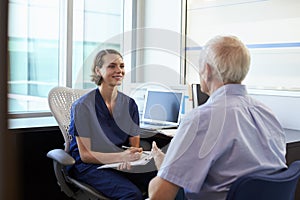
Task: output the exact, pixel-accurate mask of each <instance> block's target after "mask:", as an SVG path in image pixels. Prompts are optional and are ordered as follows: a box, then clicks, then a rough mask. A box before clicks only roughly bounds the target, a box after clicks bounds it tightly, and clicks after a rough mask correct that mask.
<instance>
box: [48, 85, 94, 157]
mask: <svg viewBox="0 0 300 200" xmlns="http://www.w3.org/2000/svg"><path fill="white" fill-rule="evenodd" d="M88 91H90V89H88V90H86V89H72V88H68V87H62V86H58V87H54V88H53V89H51V90H50V92H49V94H48V104H49V107H50V111H51V113H52V114H53V116H54V118H55V120H56V121H57V123H58V126H59V128H60V130H61V132H62V134H63V137H64V140H65V151H66V152H69V148H70V141H71V139H72V138H71V136H70V135H69V125H70V111H71V106H72V104H73V102H74V101H76V100H77V99H78V98H79V97H81V96H82V95H83V94H85V93H87V92H88Z"/></svg>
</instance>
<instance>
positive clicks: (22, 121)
mask: <svg viewBox="0 0 300 200" xmlns="http://www.w3.org/2000/svg"><path fill="white" fill-rule="evenodd" d="M51 126H58V124H57V122H56V121H55V119H54V117H52V116H51V117H38V118H37V117H33V118H17V119H9V120H8V127H9V129H20V128H41V127H51Z"/></svg>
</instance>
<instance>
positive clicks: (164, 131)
mask: <svg viewBox="0 0 300 200" xmlns="http://www.w3.org/2000/svg"><path fill="white" fill-rule="evenodd" d="M176 131H177V128H174V129H161V130H159V132H160V133H162V134H164V135H167V136H170V137H174V136H175V133H176Z"/></svg>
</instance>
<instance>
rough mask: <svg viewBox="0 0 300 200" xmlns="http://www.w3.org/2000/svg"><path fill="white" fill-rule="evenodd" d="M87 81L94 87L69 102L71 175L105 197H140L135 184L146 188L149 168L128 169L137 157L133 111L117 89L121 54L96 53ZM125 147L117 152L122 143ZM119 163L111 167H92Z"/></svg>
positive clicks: (110, 51)
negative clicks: (132, 170) (70, 107)
mask: <svg viewBox="0 0 300 200" xmlns="http://www.w3.org/2000/svg"><path fill="white" fill-rule="evenodd" d="M92 73H93V74H92V81H94V82H95V83H96V84H97V85H98V87H97V88H96V89H95V90H92V91H90V92H89V93H87V94H86V95H84V96H82V97H81V98H80V99H78V100H77V101H76V102H75V103H74V104H73V106H72V110H71V123H70V128H69V132H70V134H71V135H72V136H73V138H72V141H71V145H70V154H71V155H72V157H74V159H75V160H76V163H75V165H74V166H72V168H71V169H69V173H70V175H71V176H72V177H74V178H76V179H77V180H80V181H82V182H84V183H87V184H89V185H91V186H93V187H94V188H95V189H97V190H98V191H100V192H102V193H103V194H104V195H105V196H107V197H109V198H111V199H144V197H143V196H142V192H141V190H140V189H139V187H142V188H147V185H148V183H149V181H150V180H151V178H153V177H154V176H155V173H154V172H149V173H146V174H147V175H148V176H147V175H145V173H144V174H141V173H128V171H130V168H131V167H130V164H128V163H129V162H130V161H134V160H137V159H139V158H140V156H141V152H142V148H139V145H140V137H139V135H138V130H139V112H138V107H137V104H136V103H135V101H134V100H133V99H132V98H130V97H128V96H127V95H125V94H123V93H122V92H120V91H118V86H120V85H121V83H122V80H123V78H124V75H125V70H124V62H123V58H122V56H121V54H120V53H119V52H118V51H116V50H113V49H106V50H102V51H100V52H99V53H98V54H97V55H96V57H95V60H94V64H93V68H92ZM124 145H125V146H130V148H129V149H127V150H125V151H124V150H122V146H124ZM115 162H122V163H123V164H122V165H120V166H119V169H121V170H124V169H126V170H128V171H127V172H124V171H120V170H116V169H97V167H99V166H101V165H103V164H109V163H115Z"/></svg>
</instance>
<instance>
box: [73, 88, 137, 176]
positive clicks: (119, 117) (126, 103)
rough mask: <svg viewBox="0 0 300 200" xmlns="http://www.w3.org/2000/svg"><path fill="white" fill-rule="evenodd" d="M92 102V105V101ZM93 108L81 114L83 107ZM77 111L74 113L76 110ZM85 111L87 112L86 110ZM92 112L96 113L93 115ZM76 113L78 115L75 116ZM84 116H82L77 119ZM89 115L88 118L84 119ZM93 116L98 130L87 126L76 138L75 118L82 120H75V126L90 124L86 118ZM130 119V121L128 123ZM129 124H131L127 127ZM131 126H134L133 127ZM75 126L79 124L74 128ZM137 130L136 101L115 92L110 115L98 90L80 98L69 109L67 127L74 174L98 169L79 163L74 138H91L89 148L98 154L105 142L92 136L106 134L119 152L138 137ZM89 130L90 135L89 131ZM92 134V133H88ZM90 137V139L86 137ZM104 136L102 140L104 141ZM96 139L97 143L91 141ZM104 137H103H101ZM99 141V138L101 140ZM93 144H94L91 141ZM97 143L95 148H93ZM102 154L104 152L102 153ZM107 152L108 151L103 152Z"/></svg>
mask: <svg viewBox="0 0 300 200" xmlns="http://www.w3.org/2000/svg"><path fill="white" fill-rule="evenodd" d="M93 100H94V101H95V102H92V101H93ZM84 104H85V105H93V104H94V108H92V109H90V110H89V111H87V112H82V111H81V110H80V109H77V108H80V107H82V105H84ZM76 109H77V110H80V111H77V110H76ZM85 110H86V109H85ZM91 111H92V112H93V111H95V113H92V112H91ZM76 112H77V114H75V113H76ZM80 115H83V116H80ZM87 115H90V116H87ZM93 115H95V116H96V118H97V122H98V123H99V125H100V126H99V127H100V128H99V129H100V130H96V131H95V128H98V124H97V126H94V127H93V128H90V126H93V125H90V124H88V125H86V127H87V128H86V129H85V130H86V131H81V132H84V133H82V134H78V132H79V131H78V126H76V125H75V124H76V123H75V122H76V117H78V118H79V117H80V118H81V119H80V120H78V119H77V121H78V122H77V123H80V122H83V123H84V122H85V120H86V121H91V120H89V117H93ZM129 118H131V119H129ZM130 122H131V123H130ZM133 123H134V124H133ZM77 125H78V124H77ZM138 127H139V112H138V107H137V104H136V103H135V101H134V100H133V99H132V98H130V97H129V96H127V95H125V94H123V93H122V92H118V96H117V101H116V105H115V110H114V113H113V115H112V114H111V113H110V112H109V110H108V108H107V106H106V104H105V102H104V99H103V98H102V96H101V94H100V92H99V89H98V88H97V89H95V90H92V91H91V92H89V93H88V94H86V95H84V96H82V97H81V98H79V99H78V100H77V101H75V102H74V104H73V105H72V109H71V120H70V127H69V134H70V135H71V136H72V140H71V143H70V152H69V153H70V155H71V156H72V157H73V158H74V159H75V161H76V162H75V165H73V168H75V169H76V170H75V171H76V172H77V173H82V172H84V171H85V170H87V169H89V168H91V167H97V166H100V165H98V164H97V165H95V164H89V163H84V162H82V160H81V158H80V155H79V149H78V145H77V142H76V139H75V136H79V135H80V136H82V137H90V138H91V142H92V148H93V146H95V149H93V150H95V151H101V150H97V146H101V145H103V142H105V141H106V140H101V141H100V140H99V137H98V136H93V135H95V133H96V134H98V135H99V134H101V133H100V132H102V133H103V134H105V136H106V138H105V139H107V138H108V139H109V141H110V142H111V143H112V144H114V145H115V149H116V148H117V147H119V148H120V150H121V146H122V145H126V146H128V145H129V137H131V136H135V135H138ZM101 129H102V131H101ZM90 130H92V131H90ZM90 132H93V133H90ZM89 134H90V135H89ZM105 136H104V137H105ZM94 137H95V138H97V139H96V140H95V139H93V138H94ZM102 137H103V136H102ZM100 138H101V137H100ZM93 140H94V141H93ZM95 143H96V144H95ZM101 152H103V151H101ZM106 152H107V151H106ZM111 152H116V151H115V150H112V151H111Z"/></svg>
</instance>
